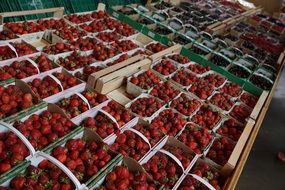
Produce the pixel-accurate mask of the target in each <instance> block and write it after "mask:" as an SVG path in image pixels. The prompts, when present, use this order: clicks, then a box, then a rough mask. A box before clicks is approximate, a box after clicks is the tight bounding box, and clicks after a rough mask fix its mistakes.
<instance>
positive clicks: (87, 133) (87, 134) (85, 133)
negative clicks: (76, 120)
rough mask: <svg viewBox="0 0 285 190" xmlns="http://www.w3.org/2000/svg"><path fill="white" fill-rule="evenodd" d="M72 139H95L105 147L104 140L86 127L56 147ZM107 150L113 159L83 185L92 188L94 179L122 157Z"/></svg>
mask: <svg viewBox="0 0 285 190" xmlns="http://www.w3.org/2000/svg"><path fill="white" fill-rule="evenodd" d="M70 139H83V140H84V141H87V142H88V141H95V142H96V143H98V144H99V146H101V147H105V144H104V142H103V141H102V139H101V138H100V137H99V136H98V135H97V134H96V133H94V132H93V131H92V130H91V129H88V128H84V129H83V130H81V131H78V132H77V133H76V134H75V135H74V136H73V137H72V138H69V139H64V140H63V141H61V142H59V143H58V144H56V146H54V148H55V147H57V146H65V144H66V142H67V141H68V140H70ZM51 152H52V150H50V154H51ZM107 152H108V153H109V154H110V155H111V156H112V159H111V160H110V161H109V162H108V163H106V165H105V166H104V167H103V168H101V169H100V170H99V171H98V172H97V173H96V174H94V175H93V176H92V177H91V178H89V179H88V180H87V181H86V182H84V183H83V184H81V185H82V186H83V187H87V188H88V189H91V188H92V186H93V185H92V181H93V180H94V179H96V178H97V177H98V176H100V175H101V173H102V172H104V170H106V169H107V168H108V167H110V165H111V164H112V163H113V162H116V160H117V159H118V158H119V157H120V155H119V154H117V153H115V152H113V151H112V150H110V149H107ZM69 172H71V171H69Z"/></svg>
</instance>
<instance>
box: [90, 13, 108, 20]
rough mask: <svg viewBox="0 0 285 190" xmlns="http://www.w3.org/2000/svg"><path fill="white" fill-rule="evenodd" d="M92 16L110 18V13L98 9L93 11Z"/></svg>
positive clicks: (94, 17)
mask: <svg viewBox="0 0 285 190" xmlns="http://www.w3.org/2000/svg"><path fill="white" fill-rule="evenodd" d="M91 16H92V18H93V19H98V20H99V19H102V18H108V17H109V15H108V13H107V12H104V11H96V12H93V13H92V14H91Z"/></svg>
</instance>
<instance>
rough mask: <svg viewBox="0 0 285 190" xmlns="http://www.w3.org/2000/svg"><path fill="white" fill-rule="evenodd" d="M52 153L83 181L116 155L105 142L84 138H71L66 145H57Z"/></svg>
mask: <svg viewBox="0 0 285 190" xmlns="http://www.w3.org/2000/svg"><path fill="white" fill-rule="evenodd" d="M51 155H52V156H54V157H55V158H56V159H57V160H58V161H60V162H61V163H63V164H64V165H65V166H66V167H67V168H68V169H69V170H70V171H71V172H72V173H73V174H74V175H75V177H76V178H77V179H78V180H79V181H80V182H82V183H84V182H86V181H88V180H89V179H90V178H91V177H92V176H94V175H95V174H97V173H98V171H99V170H100V169H102V168H104V167H105V166H106V165H107V164H108V163H109V162H110V161H111V159H112V158H113V157H114V155H112V154H111V153H110V151H108V149H107V146H106V145H105V144H101V143H98V142H96V141H94V140H90V141H86V140H83V139H70V140H68V141H67V142H66V144H65V145H64V146H57V147H55V148H54V149H53V150H52V152H51Z"/></svg>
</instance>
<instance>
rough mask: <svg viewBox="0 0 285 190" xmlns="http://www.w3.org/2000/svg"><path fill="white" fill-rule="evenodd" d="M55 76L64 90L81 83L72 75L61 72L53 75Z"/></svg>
mask: <svg viewBox="0 0 285 190" xmlns="http://www.w3.org/2000/svg"><path fill="white" fill-rule="evenodd" d="M53 75H54V76H55V77H56V78H57V79H58V80H59V81H60V82H61V85H62V87H63V89H64V90H66V89H68V88H71V87H73V86H76V85H78V84H79V81H78V80H77V79H76V77H74V76H72V75H68V74H65V73H61V72H55V73H53Z"/></svg>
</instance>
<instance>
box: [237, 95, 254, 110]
mask: <svg viewBox="0 0 285 190" xmlns="http://www.w3.org/2000/svg"><path fill="white" fill-rule="evenodd" d="M240 100H241V101H242V102H243V103H245V104H246V105H248V106H249V107H251V108H254V106H255V105H256V103H257V101H258V97H256V96H254V95H252V94H250V93H248V92H244V93H242V95H241V97H240Z"/></svg>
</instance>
